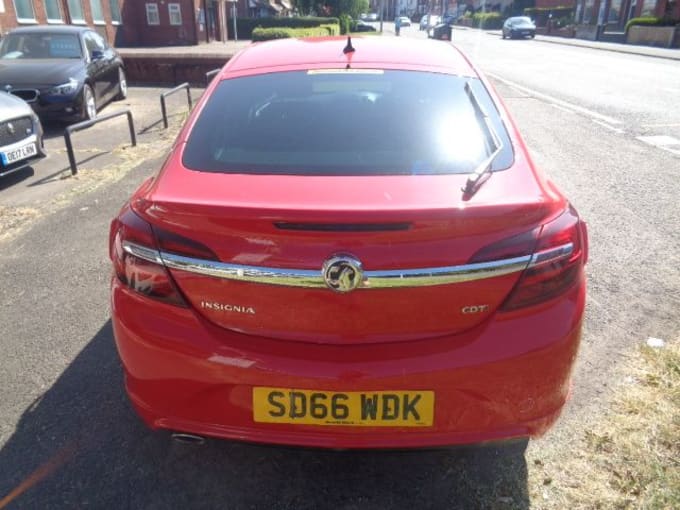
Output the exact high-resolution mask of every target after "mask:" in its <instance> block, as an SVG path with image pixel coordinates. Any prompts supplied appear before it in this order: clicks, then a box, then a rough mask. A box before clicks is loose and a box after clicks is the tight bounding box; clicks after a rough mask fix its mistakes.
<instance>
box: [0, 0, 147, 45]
mask: <svg viewBox="0 0 680 510" xmlns="http://www.w3.org/2000/svg"><path fill="white" fill-rule="evenodd" d="M123 2H124V0H0V34H4V33H6V32H8V31H9V30H11V29H12V28H15V27H19V26H29V25H36V24H54V25H62V24H73V25H89V26H91V27H92V28H94V29H95V30H96V31H97V32H99V33H100V34H101V35H102V36H103V37H105V38H106V39H107V40H108V41H111V42H113V41H114V40H115V39H116V35H117V33H118V31H119V29H120V27H121V25H122V21H123V18H122V11H121V9H122V8H123ZM128 2H134V0H128Z"/></svg>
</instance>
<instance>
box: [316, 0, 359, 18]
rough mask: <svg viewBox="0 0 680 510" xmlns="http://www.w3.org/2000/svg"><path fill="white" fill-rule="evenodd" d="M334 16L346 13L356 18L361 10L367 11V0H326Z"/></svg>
mask: <svg viewBox="0 0 680 510" xmlns="http://www.w3.org/2000/svg"><path fill="white" fill-rule="evenodd" d="M326 5H328V6H329V7H330V9H331V12H332V14H333V15H334V16H340V15H341V14H347V15H348V16H349V17H351V18H352V19H357V18H358V17H359V15H360V14H361V13H362V12H368V0H328V1H327V2H326Z"/></svg>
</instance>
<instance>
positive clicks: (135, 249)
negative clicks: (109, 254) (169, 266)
mask: <svg viewBox="0 0 680 510" xmlns="http://www.w3.org/2000/svg"><path fill="white" fill-rule="evenodd" d="M123 250H124V251H125V252H127V253H129V254H130V255H134V256H135V257H139V258H140V259H144V260H148V261H149V262H154V263H156V264H163V259H162V258H161V254H160V252H159V251H158V250H154V249H152V248H147V247H146V246H141V245H139V244H136V243H131V242H130V241H123Z"/></svg>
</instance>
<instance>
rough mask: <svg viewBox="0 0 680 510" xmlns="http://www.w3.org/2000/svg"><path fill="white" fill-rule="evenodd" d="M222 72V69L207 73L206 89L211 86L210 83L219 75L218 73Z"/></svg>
mask: <svg viewBox="0 0 680 510" xmlns="http://www.w3.org/2000/svg"><path fill="white" fill-rule="evenodd" d="M220 71H221V69H213V70H212V71H208V72H207V73H205V86H206V87H207V86H208V85H210V82H211V81H212V79H213V78H214V77H215V76H216V75H217V73H219V72H220Z"/></svg>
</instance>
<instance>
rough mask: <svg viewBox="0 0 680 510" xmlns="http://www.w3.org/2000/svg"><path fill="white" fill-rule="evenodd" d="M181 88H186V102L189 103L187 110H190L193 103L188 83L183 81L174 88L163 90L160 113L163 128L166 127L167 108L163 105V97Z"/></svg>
mask: <svg viewBox="0 0 680 510" xmlns="http://www.w3.org/2000/svg"><path fill="white" fill-rule="evenodd" d="M182 89H186V90H187V103H188V105H189V110H191V108H192V107H193V103H192V101H191V88H190V87H189V83H187V82H184V83H182V84H181V85H177V86H176V87H175V88H174V89H170V90H168V91H167V92H163V93H162V94H161V114H162V115H163V127H164V128H165V129H168V110H167V108H166V106H165V98H166V97H168V96H171V95H172V94H175V93H177V92H179V91H180V90H182Z"/></svg>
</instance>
